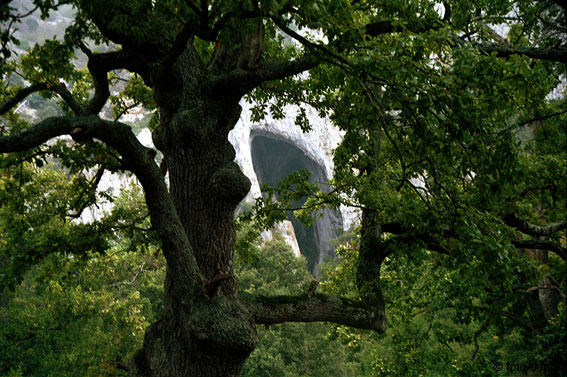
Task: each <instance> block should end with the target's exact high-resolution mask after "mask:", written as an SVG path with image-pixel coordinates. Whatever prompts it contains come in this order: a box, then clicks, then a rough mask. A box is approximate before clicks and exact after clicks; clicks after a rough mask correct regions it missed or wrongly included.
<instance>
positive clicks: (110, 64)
mask: <svg viewBox="0 0 567 377" xmlns="http://www.w3.org/2000/svg"><path fill="white" fill-rule="evenodd" d="M82 50H83V52H85V53H86V54H87V56H88V58H89V62H88V64H87V67H88V68H89V72H90V73H91V76H92V77H93V80H94V86H95V93H94V96H93V98H91V100H90V102H89V104H88V105H87V107H86V108H85V110H84V111H83V112H82V115H96V114H98V113H99V112H100V111H101V110H102V108H103V107H104V105H105V103H106V101H107V100H108V97H109V96H110V89H109V82H108V72H110V71H113V70H115V69H127V70H129V71H131V72H135V73H138V74H139V75H140V76H141V77H142V78H143V79H144V82H146V84H147V83H149V74H148V67H147V65H145V64H144V61H143V59H142V58H141V56H139V55H138V54H136V53H135V52H133V51H132V50H121V51H112V52H107V53H102V54H93V53H92V52H91V51H89V50H88V49H87V48H86V47H83V48H82Z"/></svg>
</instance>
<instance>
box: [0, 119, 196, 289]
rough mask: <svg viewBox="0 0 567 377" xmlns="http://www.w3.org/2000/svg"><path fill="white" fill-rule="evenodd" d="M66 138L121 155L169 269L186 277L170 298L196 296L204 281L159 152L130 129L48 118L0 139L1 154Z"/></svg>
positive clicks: (97, 121) (100, 122)
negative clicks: (157, 158)
mask: <svg viewBox="0 0 567 377" xmlns="http://www.w3.org/2000/svg"><path fill="white" fill-rule="evenodd" d="M65 134H70V135H71V136H73V138H74V139H75V140H76V141H81V140H89V139H90V138H96V139H99V140H101V141H103V142H104V143H105V144H107V145H108V146H109V147H111V148H113V149H115V150H116V151H118V153H120V155H121V156H122V161H123V164H124V166H125V167H126V168H127V169H128V170H130V171H132V172H133V173H134V174H135V175H136V177H137V178H138V180H139V181H140V183H141V185H142V187H143V188H144V193H145V196H146V203H147V205H148V210H149V212H150V215H151V220H152V226H153V228H154V229H155V230H156V232H157V233H158V234H159V236H160V237H161V239H162V242H163V244H164V248H163V249H164V253H165V257H166V259H167V261H168V264H169V268H171V269H173V270H176V275H178V276H182V277H183V278H181V279H180V280H179V284H177V285H176V286H175V289H173V290H172V291H171V296H172V297H176V298H177V299H180V298H181V297H185V296H186V295H187V294H188V292H190V291H191V292H193V290H194V288H195V285H194V284H196V283H197V282H199V281H202V278H201V277H200V272H199V268H198V265H197V261H196V259H195V255H194V253H193V251H192V248H191V246H190V244H189V240H188V238H187V235H186V233H185V231H184V229H183V226H182V225H181V221H180V220H179V216H178V215H177V211H176V209H175V205H174V204H173V200H172V198H171V196H170V195H169V191H168V189H167V186H166V184H165V182H164V177H163V175H162V173H161V170H160V169H159V167H158V166H157V164H156V162H155V160H154V157H155V154H156V152H155V150H153V149H150V148H146V147H144V146H143V145H142V144H141V143H140V142H139V141H138V139H137V138H136V136H135V135H134V134H133V133H132V129H131V128H130V127H129V126H128V125H126V124H123V123H117V122H111V121H107V120H103V119H100V118H98V117H97V116H83V117H53V118H47V119H45V120H44V121H42V122H40V123H38V124H36V125H35V126H34V127H32V128H30V129H28V130H25V131H23V132H21V133H18V134H15V135H10V136H1V137H0V153H10V152H19V151H24V150H27V149H30V148H33V147H36V146H39V145H41V144H42V143H44V142H46V141H47V140H49V139H51V138H53V137H56V136H61V135H65ZM180 269H182V270H180Z"/></svg>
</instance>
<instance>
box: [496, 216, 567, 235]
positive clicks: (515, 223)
mask: <svg viewBox="0 0 567 377" xmlns="http://www.w3.org/2000/svg"><path fill="white" fill-rule="evenodd" d="M504 222H505V223H506V225H508V226H511V227H512V228H516V229H517V230H519V231H520V232H522V233H525V234H529V235H530V236H533V237H546V236H551V235H552V234H553V233H556V232H559V231H561V230H565V229H567V221H561V222H557V223H553V224H549V225H535V224H531V223H529V222H527V221H524V220H522V219H520V218H518V217H517V216H516V215H515V214H511V215H508V216H506V217H504Z"/></svg>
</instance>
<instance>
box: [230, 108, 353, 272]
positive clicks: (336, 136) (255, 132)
mask: <svg viewBox="0 0 567 377" xmlns="http://www.w3.org/2000/svg"><path fill="white" fill-rule="evenodd" d="M243 108H244V110H243V111H242V115H241V118H240V121H239V122H238V124H237V125H236V127H235V128H234V129H233V130H232V131H231V133H230V135H229V138H230V141H231V143H232V144H233V146H234V148H235V150H236V161H237V163H238V164H239V165H240V167H241V169H242V170H243V172H244V174H246V175H247V176H248V178H249V179H250V181H251V182H252V188H251V190H250V193H249V194H248V196H247V197H246V198H245V200H246V201H249V202H252V201H253V200H254V199H255V198H257V197H259V196H260V195H261V191H260V186H261V184H268V185H270V186H272V187H273V186H275V185H276V184H277V183H278V182H279V181H281V180H282V179H283V178H285V177H286V176H287V175H288V174H290V173H291V172H292V171H294V170H300V169H307V170H309V171H310V172H311V179H312V181H313V182H317V183H319V184H320V185H321V186H322V187H323V189H324V190H328V189H329V188H328V187H327V185H326V183H327V181H328V179H329V177H331V176H332V172H333V160H332V150H333V149H334V148H335V147H336V146H337V145H338V143H339V142H340V140H341V138H342V134H341V133H340V131H339V130H338V128H336V127H335V126H334V125H333V124H332V123H331V122H330V121H329V120H327V119H322V118H320V117H319V116H318V114H317V113H316V112H315V111H314V110H313V109H307V115H308V118H309V119H310V122H311V124H312V126H313V127H312V130H311V131H310V132H306V133H304V132H303V131H302V130H301V129H300V128H299V127H298V126H296V125H295V122H294V119H295V115H296V109H294V108H293V107H288V108H287V109H286V115H287V116H286V118H284V119H278V120H276V119H273V118H271V117H269V116H268V117H266V118H265V119H264V120H263V121H262V122H259V123H255V122H251V120H250V110H249V108H248V106H247V105H246V104H243ZM304 201H305V199H303V200H302V201H301V202H298V203H295V204H296V205H297V206H299V205H301V204H303V202H304ZM341 212H342V211H334V210H330V209H326V210H324V211H323V216H322V217H319V216H316V217H315V221H314V224H313V225H312V226H310V227H306V226H305V225H303V224H302V223H301V222H300V221H299V220H297V219H295V218H294V217H293V213H292V212H291V211H290V213H289V214H288V219H289V221H290V223H291V225H292V226H293V232H294V237H290V238H291V239H289V240H288V243H290V244H291V246H292V248H294V249H295V248H296V247H297V246H295V245H294V242H293V238H295V239H296V240H297V244H298V247H299V249H300V251H301V254H303V255H304V256H305V257H306V258H307V262H308V267H309V269H310V270H311V271H312V272H314V273H316V272H317V266H318V265H319V263H321V262H322V261H323V259H324V258H325V257H327V256H334V250H333V247H332V246H331V245H330V244H329V241H331V240H333V239H334V238H336V237H337V235H338V232H339V231H340V230H341V229H343V228H345V227H348V226H350V225H351V224H352V222H353V216H352V214H351V213H349V212H347V211H344V215H345V216H343V214H342V213H341ZM287 232H288V234H289V232H290V229H289V226H287Z"/></svg>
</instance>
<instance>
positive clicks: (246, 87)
mask: <svg viewBox="0 0 567 377" xmlns="http://www.w3.org/2000/svg"><path fill="white" fill-rule="evenodd" d="M320 63H321V60H320V59H319V58H317V56H315V54H306V55H304V56H302V57H301V58H298V59H296V60H293V61H288V62H284V63H279V64H266V65H265V66H264V67H262V68H260V69H258V70H252V71H248V70H244V69H234V70H232V71H230V72H229V73H227V74H226V75H222V76H217V77H216V78H215V79H214V80H213V81H212V87H213V88H214V90H215V91H216V92H218V93H221V94H223V95H226V93H235V94H237V95H243V94H246V93H248V92H249V91H251V90H252V89H254V88H256V87H257V86H258V85H260V84H261V83H263V82H265V81H271V80H280V79H284V78H286V77H291V76H295V75H297V74H300V73H302V72H305V71H308V70H310V69H311V68H314V67H316V66H317V65H319V64H320Z"/></svg>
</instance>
